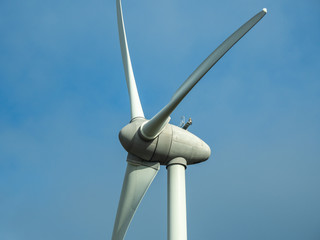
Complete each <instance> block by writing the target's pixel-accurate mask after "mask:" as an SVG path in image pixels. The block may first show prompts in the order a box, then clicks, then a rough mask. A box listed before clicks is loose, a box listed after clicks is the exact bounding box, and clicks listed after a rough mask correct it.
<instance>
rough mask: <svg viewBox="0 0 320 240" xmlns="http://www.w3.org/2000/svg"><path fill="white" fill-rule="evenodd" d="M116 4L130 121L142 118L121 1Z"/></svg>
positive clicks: (118, 0)
mask: <svg viewBox="0 0 320 240" xmlns="http://www.w3.org/2000/svg"><path fill="white" fill-rule="evenodd" d="M116 4H117V19H118V30H119V39H120V47H121V55H122V62H123V67H124V72H125V75H126V81H127V87H128V92H129V98H130V107H131V119H133V118H136V117H143V118H144V114H143V110H142V107H141V103H140V98H139V93H138V90H137V85H136V81H135V79H134V75H133V70H132V65H131V59H130V54H129V48H128V43H127V37H126V31H125V27H124V21H123V16H122V7H121V0H117V3H116Z"/></svg>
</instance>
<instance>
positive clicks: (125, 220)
mask: <svg viewBox="0 0 320 240" xmlns="http://www.w3.org/2000/svg"><path fill="white" fill-rule="evenodd" d="M127 161H128V165H127V170H126V174H125V177H124V180H123V185H122V190H121V196H120V201H119V206H118V211H117V216H116V220H115V223H114V228H113V233H112V240H122V239H123V238H124V236H125V234H126V232H127V230H128V227H129V225H130V222H131V220H132V218H133V215H134V214H135V212H136V210H137V208H138V206H139V204H140V202H141V200H142V198H143V196H144V195H145V193H146V192H147V190H148V188H149V186H150V184H151V183H152V181H153V179H154V177H155V176H156V175H157V172H158V171H159V169H160V164H159V163H151V162H146V161H142V160H140V159H139V158H138V157H135V156H133V155H131V154H128V159H127Z"/></svg>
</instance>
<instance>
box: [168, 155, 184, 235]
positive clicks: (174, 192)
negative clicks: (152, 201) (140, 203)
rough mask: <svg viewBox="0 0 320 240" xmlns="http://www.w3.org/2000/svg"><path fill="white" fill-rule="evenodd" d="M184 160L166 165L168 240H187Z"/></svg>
mask: <svg viewBox="0 0 320 240" xmlns="http://www.w3.org/2000/svg"><path fill="white" fill-rule="evenodd" d="M186 163H187V162H186V160H184V159H183V158H176V159H173V160H172V161H171V162H169V163H168V166H167V171H168V216H167V217H168V223H167V226H168V233H167V234H168V240H186V239H187V207H186V178H185V169H186Z"/></svg>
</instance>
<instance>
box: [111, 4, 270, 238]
mask: <svg viewBox="0 0 320 240" xmlns="http://www.w3.org/2000/svg"><path fill="white" fill-rule="evenodd" d="M116 5H117V20H118V30H119V39H120V47H121V54H122V61H123V66H124V71H125V77H126V82H127V87H128V92H129V98H130V107H131V120H130V123H129V124H128V125H126V126H125V127H124V128H122V129H121V131H120V133H119V139H120V142H121V144H122V146H123V147H124V149H125V150H126V151H127V152H128V156H127V169H126V173H125V177H124V181H123V186H122V191H121V196H120V201H119V205H118V211H117V215H116V219H115V223H114V229H113V234H112V239H113V240H122V239H123V238H124V236H125V234H126V232H127V230H128V227H129V225H130V222H131V220H132V218H133V215H134V214H135V212H136V210H137V208H138V206H139V204H140V202H141V200H142V198H143V196H144V195H145V193H146V191H147V190H148V188H149V186H150V184H151V183H152V181H153V179H154V177H155V176H156V175H157V172H158V171H159V169H160V165H164V166H166V168H167V171H168V179H167V180H168V203H167V204H168V206H167V207H168V214H167V215H168V217H167V221H168V223H167V224H168V225H167V229H168V233H167V236H168V239H169V240H186V239H187V218H186V192H185V169H186V167H187V166H188V165H192V164H197V163H200V162H203V161H206V160H207V159H208V158H209V157H210V154H211V150H210V147H209V146H208V145H207V144H206V143H205V142H204V141H202V140H201V139H200V138H198V137H197V136H195V135H194V134H192V133H190V132H189V131H187V130H186V129H184V128H180V127H177V126H175V125H172V124H170V123H169V122H170V114H171V113H172V112H173V111H174V110H175V108H176V107H177V106H178V105H179V103H180V102H181V101H182V100H183V98H184V97H185V96H186V95H187V94H188V93H189V92H190V90H191V89H192V88H193V87H194V86H195V85H196V84H197V83H198V82H199V80H200V79H201V78H202V77H203V76H204V75H205V74H206V73H207V72H208V71H209V70H210V69H211V68H212V67H213V66H214V65H215V64H216V63H217V62H218V60H219V59H220V58H221V57H222V56H223V55H224V54H225V53H226V52H227V51H228V50H229V49H230V48H231V47H232V46H233V45H234V44H235V43H236V42H237V41H239V40H240V38H242V37H243V36H244V35H245V34H246V33H247V32H248V31H249V30H250V29H251V28H252V27H253V26H254V25H255V24H256V23H257V22H259V21H260V20H261V19H262V18H263V17H264V15H265V14H266V12H267V10H266V9H265V8H264V9H263V10H262V11H260V12H259V13H258V14H256V15H255V16H253V17H252V18H251V19H250V20H249V21H247V22H246V23H245V24H243V25H242V26H241V27H240V28H239V29H238V30H237V31H235V32H234V33H233V34H232V35H231V36H230V37H228V38H227V39H226V40H225V41H224V42H223V43H222V44H221V45H220V46H219V47H218V48H217V49H216V50H215V51H213V52H212V53H211V54H210V55H209V56H208V57H207V58H206V59H205V60H204V61H203V62H202V63H201V64H200V65H199V67H198V68H197V69H196V70H194V72H193V73H192V74H191V75H190V76H189V77H188V78H187V80H185V82H184V83H183V84H182V85H181V86H180V88H179V89H178V90H177V91H176V92H175V93H174V94H173V96H172V98H171V100H170V101H169V103H168V104H167V105H166V106H164V107H163V108H162V109H161V110H160V111H159V112H158V113H157V114H156V115H155V116H154V117H152V118H151V119H150V120H148V119H145V117H144V113H143V110H142V106H141V103H140V98H139V94H138V90H137V86H136V82H135V78H134V74H133V70H132V65H131V59H130V55H129V49H128V44H127V37H126V33H125V27H124V21H123V15H122V6H121V0H116Z"/></svg>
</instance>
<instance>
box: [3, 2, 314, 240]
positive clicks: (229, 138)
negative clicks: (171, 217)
mask: <svg viewBox="0 0 320 240" xmlns="http://www.w3.org/2000/svg"><path fill="white" fill-rule="evenodd" d="M263 7H266V8H268V14H267V15H266V16H265V17H264V19H262V21H261V22H260V23H258V24H257V25H256V26H255V27H254V28H253V29H252V31H250V32H249V33H248V34H247V35H246V36H245V37H244V38H243V39H241V40H240V42H239V43H237V44H236V45H235V47H234V48H233V49H231V51H230V52H228V53H227V54H226V56H224V57H223V58H222V59H221V60H220V61H219V63H217V64H216V65H215V67H214V68H213V69H212V70H211V71H210V72H209V73H208V74H207V75H206V76H205V77H204V78H203V79H202V80H201V81H200V82H199V84H198V85H197V86H196V87H195V88H194V89H193V90H192V91H191V93H190V94H189V95H188V96H187V97H186V98H185V100H184V101H183V102H182V103H181V105H179V107H178V108H177V109H176V111H175V112H174V113H173V115H172V120H171V123H173V124H179V121H180V117H181V116H182V115H185V116H186V118H189V117H192V119H193V125H192V126H191V127H190V131H191V132H193V133H194V134H196V135H198V136H199V137H201V138H202V139H203V140H205V141H206V142H207V143H208V145H209V146H210V147H211V149H212V155H211V157H210V159H209V160H208V161H207V162H205V163H202V164H199V165H197V166H190V167H189V168H188V169H187V172H186V173H187V176H186V182H187V207H188V212H187V214H188V237H189V239H226V240H227V239H246V240H250V239H252V240H253V239H290V240H294V239H310V240H312V239H319V238H320V190H319V183H320V174H319V171H320V107H319V106H320V79H319V75H320V60H319V50H320V47H319V42H320V30H319V29H320V15H319V11H320V3H319V1H317V0H308V1H295V0H294V1H288V0H279V1H270V0H268V1H262V0H261V1H260V0H256V1H252V0H243V1H235V0H226V1H208V0H198V1H193V0H187V1H182V0H163V1H146V0H139V1H138V0H136V1H127V0H123V8H124V18H125V23H126V30H127V37H128V43H129V48H130V53H131V58H132V62H133V70H134V73H135V77H136V80H137V86H138V89H139V93H140V97H141V102H142V105H143V108H144V112H145V115H146V117H148V118H150V117H152V116H153V115H154V114H155V113H157V111H159V110H160V109H161V108H162V107H163V106H164V105H165V104H166V103H167V102H168V101H169V99H170V97H171V96H172V94H173V93H174V92H175V90H176V89H177V88H178V87H179V86H180V84H181V83H182V82H183V81H184V80H185V79H186V78H187V77H188V76H189V74H190V73H191V72H192V71H193V70H194V69H195V68H196V67H197V66H198V65H199V64H200V63H201V61H202V60H204V59H205V58H206V57H207V56H208V55H209V54H210V53H211V52H212V51H213V50H214V49H215V48H216V47H217V46H218V45H219V44H220V43H221V42H222V41H223V40H224V39H225V38H226V37H228V36H229V35H230V34H231V33H232V32H233V31H234V30H236V29H237V28H238V27H239V26H240V25H241V24H242V23H244V22H245V21H246V20H248V19H249V18H250V17H252V16H253V15H254V14H255V13H257V12H258V11H260V10H261V9H262V8H263ZM0 16H1V17H0V31H1V38H0V53H1V54H0V239H3V240H29V239H30V240H31V239H32V240H37V239H41V240H42V239H46V240H51V239H62V240H63V239H79V240H80V239H109V238H110V237H111V233H112V228H113V221H114V218H115V214H116V208H117V205H118V199H119V196H120V189H121V186H122V179H123V175H124V171H125V166H126V162H125V159H126V152H125V150H124V149H123V148H122V147H121V145H120V143H119V141H118V132H119V130H120V129H121V128H122V127H123V126H124V125H125V124H127V123H128V121H129V120H130V119H129V118H130V112H129V111H130V109H129V98H128V94H127V89H126V85H125V78H124V72H123V68H122V61H121V54H120V47H119V41H118V33H117V25H116V10H115V1H114V0H112V1H110V0H108V1H102V0H93V1H82V0H80V1H72V0H71V1H61V0H57V1H46V0H45V1H39V0H30V1H17V0H11V1H7V0H3V1H1V2H0ZM165 238H166V170H165V168H162V169H161V171H160V172H159V174H158V175H157V177H156V179H155V181H154V182H153V184H152V185H151V187H150V189H149V191H148V193H147V194H146V196H145V198H144V200H143V201H142V204H141V206H140V207H139V209H138V211H137V213H136V215H135V217H134V219H133V222H132V224H131V226H130V228H129V230H128V233H127V239H155V240H157V239H165Z"/></svg>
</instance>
